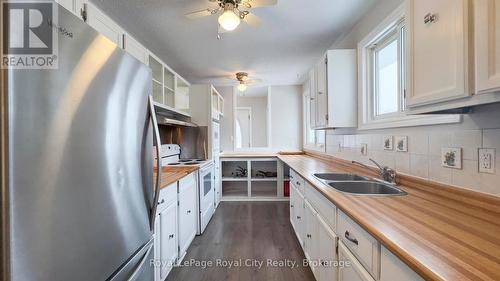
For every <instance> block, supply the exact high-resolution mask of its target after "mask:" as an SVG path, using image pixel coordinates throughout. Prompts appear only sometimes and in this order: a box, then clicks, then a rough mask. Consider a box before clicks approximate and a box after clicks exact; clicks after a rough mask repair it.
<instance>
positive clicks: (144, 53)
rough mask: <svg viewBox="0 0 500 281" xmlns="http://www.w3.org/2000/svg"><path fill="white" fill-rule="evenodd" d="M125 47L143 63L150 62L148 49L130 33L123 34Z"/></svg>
mask: <svg viewBox="0 0 500 281" xmlns="http://www.w3.org/2000/svg"><path fill="white" fill-rule="evenodd" d="M123 48H124V49H125V51H127V53H129V54H131V55H132V56H133V57H135V58H136V59H138V60H140V61H141V62H142V63H144V64H147V63H148V50H147V49H146V48H145V47H144V46H142V45H141V43H139V41H137V40H135V39H134V38H133V37H132V36H130V35H129V34H125V36H123Z"/></svg>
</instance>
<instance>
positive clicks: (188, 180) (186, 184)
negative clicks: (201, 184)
mask: <svg viewBox="0 0 500 281" xmlns="http://www.w3.org/2000/svg"><path fill="white" fill-rule="evenodd" d="M196 175H197V172H193V173H191V174H189V175H187V176H185V177H183V178H182V179H181V180H180V181H179V193H182V192H184V191H185V190H186V189H188V188H190V187H191V186H193V185H196Z"/></svg>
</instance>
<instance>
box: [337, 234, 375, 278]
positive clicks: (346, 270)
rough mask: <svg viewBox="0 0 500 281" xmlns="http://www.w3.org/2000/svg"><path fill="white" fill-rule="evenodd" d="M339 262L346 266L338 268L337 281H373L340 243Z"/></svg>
mask: <svg viewBox="0 0 500 281" xmlns="http://www.w3.org/2000/svg"><path fill="white" fill-rule="evenodd" d="M339 261H340V262H343V263H344V264H347V263H349V265H346V266H339V279H338V280H339V281H374V279H373V278H372V277H371V275H370V274H369V273H368V272H367V271H366V270H365V269H364V268H363V266H362V265H361V264H360V263H359V262H358V260H356V258H355V257H354V256H353V255H352V254H351V253H350V252H349V250H348V249H347V247H345V246H344V244H343V243H342V242H339Z"/></svg>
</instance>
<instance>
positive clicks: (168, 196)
mask: <svg viewBox="0 0 500 281" xmlns="http://www.w3.org/2000/svg"><path fill="white" fill-rule="evenodd" d="M176 201H177V182H175V183H173V184H171V185H169V186H167V187H164V188H162V189H161V190H160V196H159V198H158V207H157V208H156V210H157V212H156V213H157V214H158V213H160V212H161V211H162V210H163V209H165V208H166V207H168V206H169V205H170V204H172V203H175V202H176Z"/></svg>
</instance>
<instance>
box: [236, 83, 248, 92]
mask: <svg viewBox="0 0 500 281" xmlns="http://www.w3.org/2000/svg"><path fill="white" fill-rule="evenodd" d="M238 90H239V91H240V92H244V91H246V90H247V85H245V84H244V83H240V84H239V85H238Z"/></svg>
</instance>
